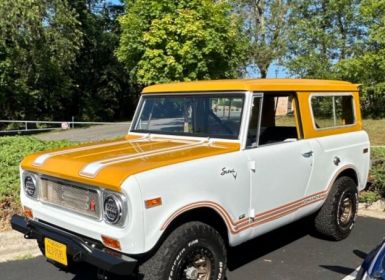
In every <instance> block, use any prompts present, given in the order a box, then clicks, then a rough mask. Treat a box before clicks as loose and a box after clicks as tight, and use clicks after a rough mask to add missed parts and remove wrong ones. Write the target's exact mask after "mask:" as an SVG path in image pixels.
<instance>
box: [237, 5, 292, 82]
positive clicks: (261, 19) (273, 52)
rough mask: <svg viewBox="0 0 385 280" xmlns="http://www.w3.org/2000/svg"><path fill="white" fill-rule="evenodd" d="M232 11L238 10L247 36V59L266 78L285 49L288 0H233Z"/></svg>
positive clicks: (250, 66) (249, 65)
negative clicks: (233, 9) (270, 68)
mask: <svg viewBox="0 0 385 280" xmlns="http://www.w3.org/2000/svg"><path fill="white" fill-rule="evenodd" d="M233 2H234V6H235V12H237V13H239V14H241V16H242V19H243V29H244V31H245V33H246V35H247V38H248V50H247V63H248V66H247V67H249V68H254V67H257V69H258V71H259V73H260V75H261V78H266V76H267V72H268V69H269V67H270V65H271V64H272V63H273V62H274V61H280V60H281V59H282V58H283V57H284V55H285V54H286V51H287V43H286V42H287V35H288V34H287V33H288V32H287V31H288V25H287V16H288V12H289V7H290V5H289V2H290V1H287V0H270V1H267V0H234V1H233Z"/></svg>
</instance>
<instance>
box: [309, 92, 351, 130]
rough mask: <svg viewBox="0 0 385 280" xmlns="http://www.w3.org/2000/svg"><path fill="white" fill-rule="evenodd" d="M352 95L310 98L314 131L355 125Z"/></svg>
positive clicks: (315, 96) (329, 95)
mask: <svg viewBox="0 0 385 280" xmlns="http://www.w3.org/2000/svg"><path fill="white" fill-rule="evenodd" d="M353 101H354V100H353V96H352V95H337V94H336V95H333V94H327V95H313V96H311V98H310V105H311V111H312V115H313V116H312V118H313V125H314V127H315V128H316V129H328V128H337V127H344V126H349V125H354V124H355V123H356V116H355V109H354V102H353Z"/></svg>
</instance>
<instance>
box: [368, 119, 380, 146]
mask: <svg viewBox="0 0 385 280" xmlns="http://www.w3.org/2000/svg"><path fill="white" fill-rule="evenodd" d="M363 125H364V129H365V130H366V132H367V133H368V134H369V138H370V143H371V144H372V146H381V145H385V119H380V120H373V119H366V120H364V121H363Z"/></svg>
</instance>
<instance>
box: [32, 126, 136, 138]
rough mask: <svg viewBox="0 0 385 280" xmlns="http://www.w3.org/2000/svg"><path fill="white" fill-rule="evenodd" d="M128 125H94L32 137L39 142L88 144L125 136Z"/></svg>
mask: <svg viewBox="0 0 385 280" xmlns="http://www.w3.org/2000/svg"><path fill="white" fill-rule="evenodd" d="M129 127H130V125H129V124H128V123H116V124H108V125H94V126H90V127H87V128H75V129H69V130H58V131H53V132H47V133H41V134H36V135H34V136H35V137H36V138H39V139H41V140H71V141H78V142H89V141H96V140H103V139H111V138H116V137H119V136H123V135H125V134H127V131H128V129H129Z"/></svg>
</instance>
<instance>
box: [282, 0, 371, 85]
mask: <svg viewBox="0 0 385 280" xmlns="http://www.w3.org/2000/svg"><path fill="white" fill-rule="evenodd" d="M360 2H361V1H360V0H292V3H291V9H290V15H289V26H290V30H289V38H288V42H289V44H288V47H289V52H288V57H287V60H286V67H287V68H288V69H289V71H290V72H291V73H292V74H294V75H296V76H300V77H308V78H336V77H337V76H336V68H335V66H336V65H337V64H338V63H339V62H340V61H341V60H345V59H349V58H351V57H353V56H354V55H355V53H356V52H357V51H359V50H360V49H361V48H362V46H363V43H364V40H365V28H363V25H362V21H361V16H360Z"/></svg>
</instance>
